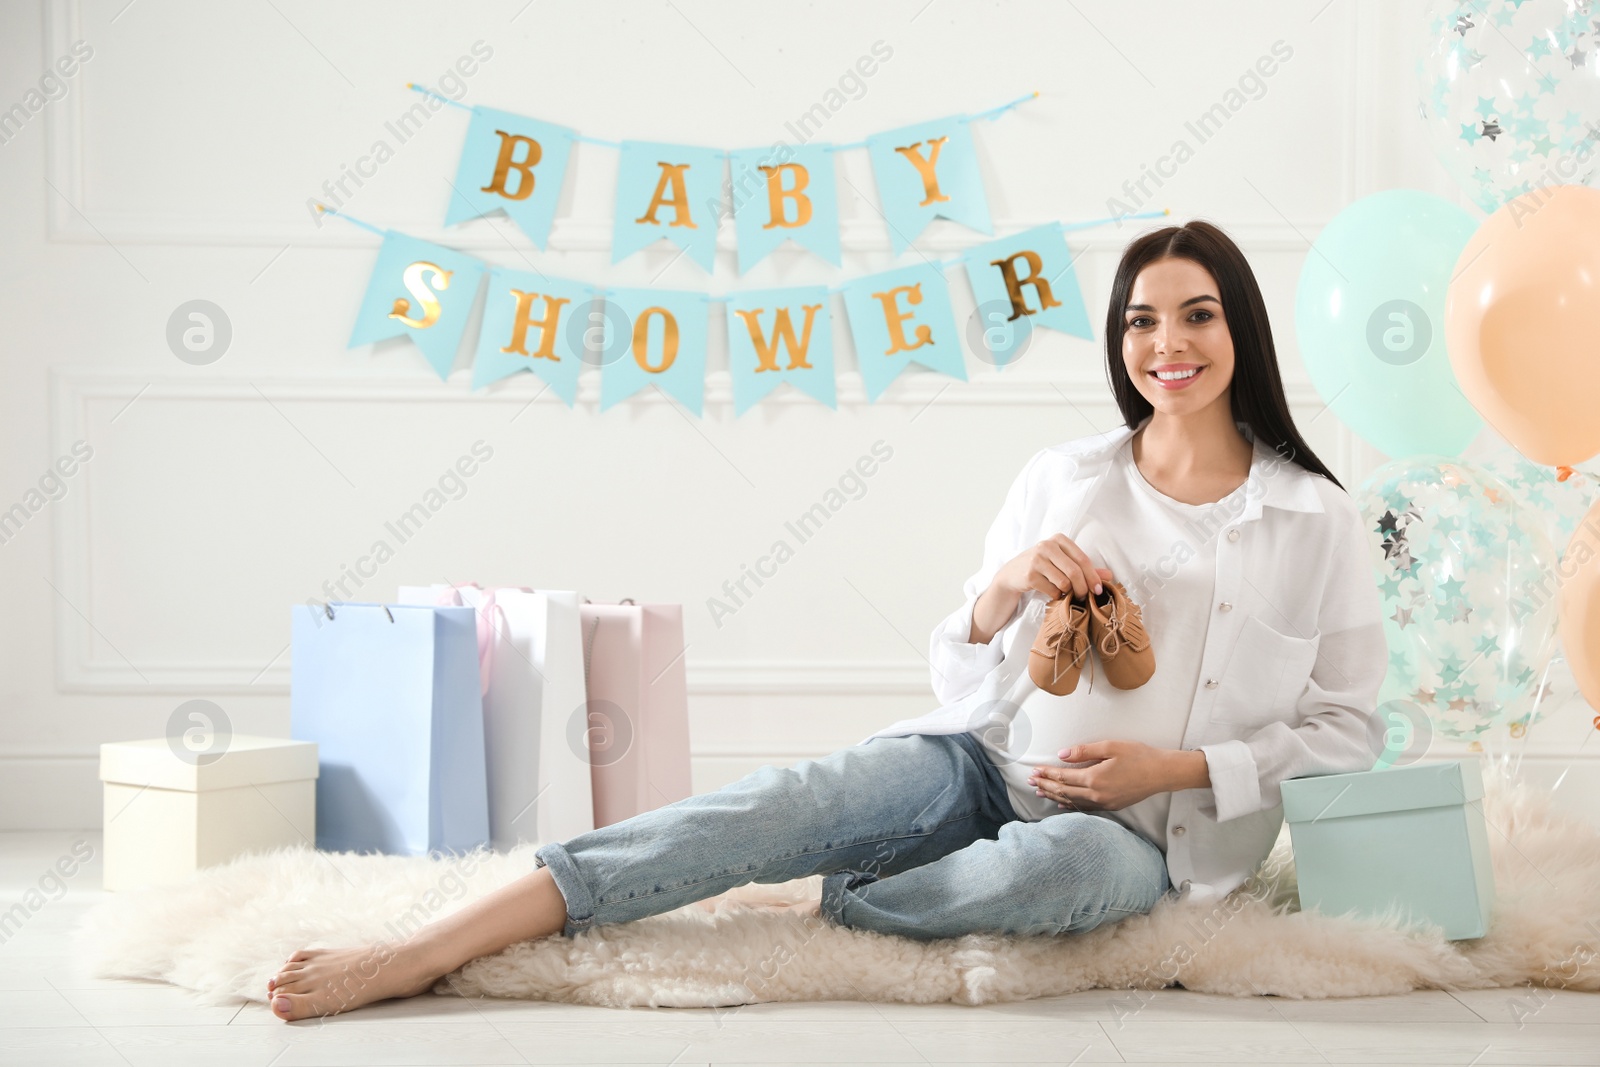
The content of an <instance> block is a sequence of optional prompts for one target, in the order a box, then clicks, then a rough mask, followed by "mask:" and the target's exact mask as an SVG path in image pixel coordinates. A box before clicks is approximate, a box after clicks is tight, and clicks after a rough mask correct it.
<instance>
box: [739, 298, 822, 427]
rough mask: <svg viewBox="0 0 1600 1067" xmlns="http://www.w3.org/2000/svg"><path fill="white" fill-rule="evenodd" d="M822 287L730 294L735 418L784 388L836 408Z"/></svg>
mask: <svg viewBox="0 0 1600 1067" xmlns="http://www.w3.org/2000/svg"><path fill="white" fill-rule="evenodd" d="M828 301H829V297H828V290H827V289H825V288H823V287H822V286H820V285H813V286H800V287H797V288H793V289H765V290H759V291H754V292H741V293H730V294H729V295H728V296H727V297H726V298H725V303H726V304H727V308H728V377H729V379H730V381H731V382H732V383H733V413H734V415H735V416H736V417H737V416H739V415H743V414H744V413H745V412H746V411H749V410H750V408H752V407H754V406H755V405H756V404H757V403H758V402H759V401H761V400H762V399H763V398H764V397H766V396H768V395H770V394H771V393H772V391H773V390H774V389H776V388H777V387H778V386H780V385H782V384H783V383H784V382H788V383H789V384H790V385H792V386H794V387H795V388H796V389H798V390H800V391H801V392H802V393H805V394H806V395H807V396H810V397H813V398H815V399H816V400H819V401H821V402H822V403H824V404H826V405H828V406H829V407H830V408H837V406H838V404H837V402H836V400H835V396H834V388H833V380H834V378H833V319H832V316H831V315H829V313H828Z"/></svg>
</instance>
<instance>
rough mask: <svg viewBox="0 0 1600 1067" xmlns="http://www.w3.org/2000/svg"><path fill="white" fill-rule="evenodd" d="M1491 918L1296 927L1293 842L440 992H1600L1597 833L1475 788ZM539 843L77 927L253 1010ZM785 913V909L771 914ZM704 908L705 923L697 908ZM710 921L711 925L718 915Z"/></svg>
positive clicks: (138, 906) (275, 876)
mask: <svg viewBox="0 0 1600 1067" xmlns="http://www.w3.org/2000/svg"><path fill="white" fill-rule="evenodd" d="M1485 777H1486V786H1487V789H1488V792H1487V794H1486V796H1485V799H1484V813H1485V816H1486V818H1487V819H1488V821H1489V823H1490V830H1489V839H1490V843H1491V847H1492V851H1493V856H1494V871H1495V885H1496V893H1497V899H1496V911H1495V919H1494V923H1493V926H1492V928H1491V929H1490V931H1489V933H1488V934H1487V935H1486V936H1484V937H1482V938H1479V939H1477V940H1475V941H1456V942H1451V941H1446V940H1444V939H1443V938H1442V937H1439V936H1437V935H1436V934H1429V933H1414V932H1409V931H1407V930H1406V929H1404V928H1403V927H1402V926H1400V925H1399V921H1398V919H1397V918H1396V917H1386V919H1385V920H1357V919H1345V918H1337V917H1332V916H1325V915H1320V914H1317V913H1315V912H1301V911H1299V910H1298V905H1297V903H1296V897H1295V890H1294V870H1293V865H1292V861H1291V859H1290V854H1289V850H1288V843H1289V840H1288V835H1287V833H1285V834H1283V835H1282V836H1280V838H1279V840H1278V845H1277V848H1276V849H1275V850H1274V852H1273V854H1272V856H1271V857H1270V858H1269V859H1268V860H1267V862H1266V863H1265V864H1263V866H1262V877H1261V878H1259V879H1258V880H1256V881H1254V882H1247V883H1246V884H1245V885H1244V886H1242V887H1240V888H1239V889H1238V890H1236V891H1235V892H1234V893H1233V894H1231V895H1230V896H1228V897H1227V898H1225V899H1224V900H1222V901H1220V902H1216V903H1213V904H1211V905H1203V904H1196V903H1180V902H1179V901H1177V900H1176V899H1165V900H1163V901H1161V902H1160V903H1158V904H1157V905H1156V907H1155V909H1154V910H1152V911H1151V912H1150V913H1149V914H1148V915H1135V916H1130V917H1129V918H1127V919H1125V920H1123V921H1121V922H1119V923H1116V924H1114V925H1111V926H1103V927H1100V928H1098V929H1096V930H1091V931H1089V932H1087V933H1084V934H1076V935H1066V936H1060V937H1049V936H1041V937H1027V938H1021V937H1017V938H1013V937H1002V936H993V935H969V936H966V937H961V938H952V939H948V940H941V941H928V942H922V941H913V940H909V939H905V938H899V937H892V936H887V935H883V934H877V933H871V932H861V931H854V930H849V929H844V928H840V927H836V926H832V925H829V924H827V923H826V922H824V921H823V920H821V919H820V918H817V917H814V916H812V915H809V914H808V913H807V911H806V909H805V907H804V905H806V904H808V903H810V902H813V901H815V900H816V898H817V897H818V895H819V894H820V885H821V881H822V879H821V877H820V876H813V877H811V878H805V879H798V880H796V881H793V882H787V883H783V884H782V885H775V886H763V885H756V884H751V885H747V886H742V887H740V888H738V889H735V890H733V891H731V892H729V893H726V894H724V895H723V896H722V897H719V898H713V899H712V900H711V901H704V902H701V904H696V905H690V906H688V907H684V908H680V909H679V910H677V911H675V912H670V913H667V914H664V915H658V916H654V917H651V918H648V919H643V920H640V921H638V922H634V923H623V924H617V925H612V926H606V927H599V928H596V929H594V930H591V931H589V932H587V933H585V934H583V935H581V936H579V937H577V938H573V939H567V938H564V937H561V936H559V935H557V936H554V937H549V938H541V939H538V940H534V941H525V942H522V943H520V944H516V945H512V946H511V947H509V948H508V949H506V950H505V951H504V952H501V953H499V954H497V955H495V956H489V957H484V958H482V959H478V960H474V961H472V962H470V963H468V964H467V965H466V966H464V967H463V968H461V969H460V970H459V971H456V972H455V973H454V974H452V975H449V976H447V977H446V978H445V979H442V980H441V981H440V982H439V984H438V985H437V986H436V987H435V989H434V992H435V993H440V994H446V995H449V994H455V995H462V996H493V997H518V998H529V999H537V1000H549V1001H564V1002H567V1003H573V1004H597V1005H607V1006H612V1007H631V1006H650V1007H712V1006H726V1005H737V1004H748V1003H758V1002H761V1001H779V1000H878V1001H904V1002H913V1003H931V1002H939V1001H952V1002H955V1003H960V1004H984V1003H991V1002H996V1001H1015V1000H1026V999H1029V998H1033V997H1043V996H1055V995H1059V994H1064V993H1071V992H1075V991H1077V990H1083V989H1092V988H1106V989H1158V988H1162V987H1164V986H1168V985H1173V984H1179V985H1182V986H1183V987H1184V988H1186V989H1191V990H1198V991H1203V992H1209V993H1230V994H1235V995H1241V996H1246V995H1251V994H1268V993H1270V994H1276V995H1278V996H1285V997H1296V998H1305V997H1343V996H1361V995H1381V994H1393V993H1403V992H1406V991H1408V990H1412V989H1474V988H1493V987H1504V986H1515V985H1526V984H1530V983H1531V984H1540V985H1549V986H1552V987H1553V986H1565V987H1567V988H1571V989H1584V990H1600V967H1595V966H1592V965H1591V964H1592V962H1593V960H1594V957H1595V955H1596V953H1597V951H1600V831H1597V830H1596V829H1595V828H1594V827H1593V826H1591V825H1590V824H1589V823H1587V822H1584V821H1582V820H1580V819H1578V818H1576V817H1573V816H1567V815H1565V814H1562V813H1560V812H1557V811H1555V810H1553V809H1552V807H1551V804H1550V802H1549V800H1548V798H1547V797H1546V796H1545V795H1543V794H1540V793H1538V792H1536V791H1534V790H1532V789H1530V788H1529V787H1527V786H1525V785H1515V786H1505V785H1502V784H1500V783H1499V782H1498V780H1489V779H1493V778H1494V776H1491V775H1486V776H1485ZM534 847H535V846H532V845H522V846H520V847H519V848H517V849H516V850H514V851H512V852H510V853H502V854H495V853H487V852H485V853H480V854H477V855H476V856H475V857H471V858H466V859H457V860H455V861H453V862H452V861H448V860H438V859H427V858H410V857H394V856H372V855H367V856H361V855H356V854H353V853H318V852H313V851H311V850H309V849H304V848H302V849H297V850H283V851H279V852H276V853H269V854H260V855H253V856H244V857H241V858H239V859H238V860H236V861H234V862H233V863H231V864H229V865H227V866H223V867H215V868H211V869H209V870H205V871H201V872H199V873H198V874H196V875H194V876H193V877H192V878H191V879H190V880H188V881H186V882H184V883H182V884H180V885H177V886H168V887H163V888H156V889H146V890H140V891H136V892H130V893H123V894H116V895H112V896H109V897H107V899H106V900H104V901H103V902H101V903H100V904H98V905H97V906H96V908H95V909H94V910H93V911H92V912H91V913H90V914H89V915H88V916H87V917H86V918H85V920H84V923H83V926H82V928H81V929H80V931H79V934H78V937H79V945H80V950H81V951H83V952H84V953H85V954H86V955H87V957H88V959H89V961H90V965H91V967H92V969H93V971H94V972H95V973H96V974H98V975H99V976H102V977H128V978H157V979H163V980H165V981H167V982H171V983H174V984H176V985H180V986H184V987H187V988H189V989H192V990H195V991H197V992H198V993H200V994H201V995H202V997H203V998H204V999H206V1000H207V1001H210V1002H220V1001H224V1000H229V999H235V998H245V999H248V1000H265V999H266V980H267V978H268V977H269V976H270V975H272V974H273V973H275V972H276V971H277V969H278V967H279V965H280V964H281V963H282V962H283V961H284V960H285V959H286V958H288V956H289V955H290V954H291V953H293V952H294V951H295V950H296V949H299V948H307V947H318V946H340V945H356V944H366V943H371V942H374V941H377V940H379V939H384V938H390V939H393V938H394V937H395V936H396V934H395V930H396V929H397V928H398V927H397V925H396V924H398V923H399V922H400V921H401V920H402V917H404V916H406V915H408V914H409V915H411V916H413V918H414V921H415V920H430V919H433V918H437V917H439V916H441V915H444V914H447V913H449V912H450V911H453V910H454V909H456V908H458V907H460V906H461V905H463V904H464V903H466V902H468V901H470V900H472V899H475V898H477V897H479V896H481V895H483V894H484V893H487V892H489V891H491V890H493V889H495V888H496V887H498V886H500V885H503V884H504V883H506V882H507V881H509V880H511V879H513V878H515V877H517V876H519V875H522V874H524V873H526V872H528V871H530V870H532V869H534V864H533V849H534ZM786 904H787V905H788V906H785V905H786ZM707 905H709V906H710V907H707ZM712 909H714V910H712Z"/></svg>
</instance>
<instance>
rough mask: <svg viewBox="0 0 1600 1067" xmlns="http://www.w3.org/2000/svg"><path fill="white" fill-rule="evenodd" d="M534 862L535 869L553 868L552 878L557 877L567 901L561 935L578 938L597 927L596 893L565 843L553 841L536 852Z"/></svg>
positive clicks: (557, 882) (556, 881)
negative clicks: (580, 871)
mask: <svg viewBox="0 0 1600 1067" xmlns="http://www.w3.org/2000/svg"><path fill="white" fill-rule="evenodd" d="M533 861H534V863H533V865H534V868H535V869H538V868H540V867H549V868H550V877H551V878H553V879H555V883H556V888H557V889H559V890H561V896H562V897H563V898H564V899H565V900H566V902H567V922H566V925H565V926H564V927H563V928H562V930H561V933H562V935H563V936H565V937H577V936H578V935H579V934H581V933H582V932H583V931H585V930H587V929H589V928H590V927H592V926H594V894H592V893H590V892H589V887H588V885H587V884H585V883H584V880H583V876H582V875H580V874H579V873H578V865H577V864H575V863H573V862H572V854H571V853H570V852H568V851H567V849H566V846H564V845H562V844H561V843H560V842H559V841H552V842H551V843H550V844H548V845H544V846H542V847H541V848H539V850H538V851H536V852H535V853H534V854H533Z"/></svg>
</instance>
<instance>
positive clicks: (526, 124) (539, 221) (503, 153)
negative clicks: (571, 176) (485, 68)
mask: <svg viewBox="0 0 1600 1067" xmlns="http://www.w3.org/2000/svg"><path fill="white" fill-rule="evenodd" d="M573 136H574V134H573V131H571V130H569V129H567V128H566V127H564V126H554V125H551V124H550V123H548V122H540V121H539V120H537V119H530V118H524V117H523V116H521V115H513V114H512V113H511V112H509V111H495V110H493V109H492V108H486V107H475V108H473V109H472V121H471V122H470V123H469V124H468V126H467V142H466V144H465V145H464V146H463V147H462V149H461V162H460V163H458V164H457V165H456V180H455V182H454V184H453V187H452V189H451V192H450V206H449V208H448V209H447V210H446V211H445V217H444V223H445V225H446V226H452V225H454V224H456V223H458V222H465V221H467V220H468V219H476V218H480V217H482V216H484V215H487V214H489V212H491V211H504V212H505V213H506V214H507V215H508V216H510V218H511V221H513V222H515V223H516V224H517V226H518V227H519V228H520V229H521V230H522V232H523V233H525V234H527V235H528V237H529V238H530V239H531V240H532V241H533V243H534V246H535V247H536V248H541V249H542V248H544V247H545V244H546V242H547V241H548V240H549V238H550V223H551V221H552V220H553V219H554V218H555V214H556V201H557V200H559V199H560V198H561V182H562V180H563V179H564V178H565V177H566V173H567V159H568V157H569V156H570V155H571V152H572V140H573Z"/></svg>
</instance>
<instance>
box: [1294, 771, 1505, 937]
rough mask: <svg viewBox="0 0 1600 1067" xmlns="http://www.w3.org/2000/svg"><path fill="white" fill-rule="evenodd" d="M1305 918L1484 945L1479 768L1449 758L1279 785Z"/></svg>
mask: <svg viewBox="0 0 1600 1067" xmlns="http://www.w3.org/2000/svg"><path fill="white" fill-rule="evenodd" d="M1282 789H1283V817H1284V820H1285V821H1287V822H1288V824H1289V839H1290V844H1291V845H1292V846H1293V850H1294V864H1295V873H1296V876H1297V878H1298V880H1299V883H1300V907H1301V908H1302V910H1304V909H1309V908H1311V907H1313V906H1314V907H1316V908H1317V909H1318V910H1320V911H1321V912H1323V914H1326V915H1339V914H1344V913H1346V912H1354V913H1358V914H1362V915H1369V916H1372V915H1379V914H1382V913H1383V912H1385V911H1387V910H1389V909H1390V908H1398V909H1399V912H1400V914H1402V915H1403V916H1404V915H1409V917H1410V919H1411V920H1412V921H1413V922H1422V923H1433V924H1436V925H1438V926H1439V927H1440V928H1442V929H1443V931H1444V936H1445V937H1446V938H1448V939H1449V940H1452V941H1459V940H1461V939H1463V938H1472V937H1482V936H1483V935H1484V934H1485V933H1487V932H1488V930H1489V919H1490V914H1491V912H1492V911H1493V906H1494V871H1493V868H1492V867H1491V865H1490V861H1489V833H1488V829H1487V826H1486V824H1485V822H1484V818H1483V773H1482V769H1481V768H1480V767H1479V764H1478V762H1477V761H1476V760H1473V761H1470V762H1463V761H1461V760H1444V761H1438V762H1429V763H1416V764H1412V765H1410V766H1407V767H1386V768H1384V769H1383V770H1377V771H1359V772H1356V773H1354V774H1324V775H1318V776H1316V777H1311V778H1291V779H1289V780H1287V781H1285V782H1283V783H1282Z"/></svg>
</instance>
